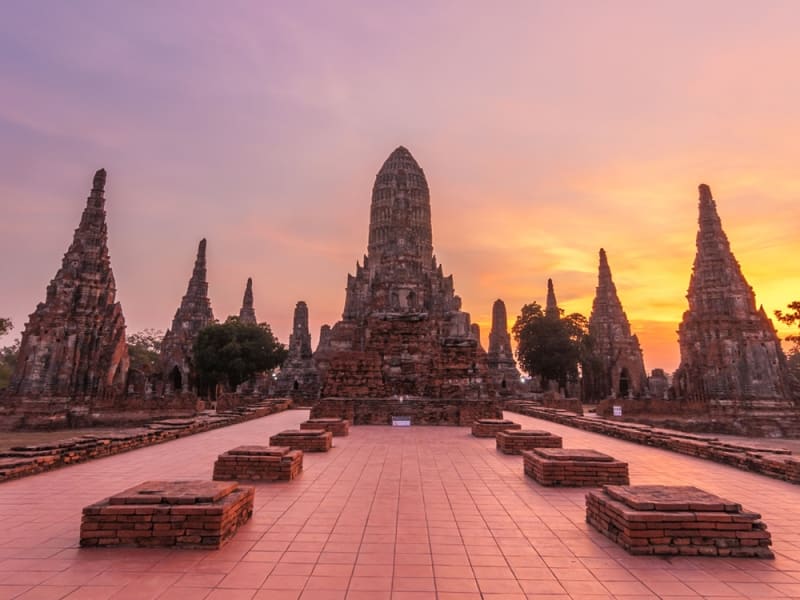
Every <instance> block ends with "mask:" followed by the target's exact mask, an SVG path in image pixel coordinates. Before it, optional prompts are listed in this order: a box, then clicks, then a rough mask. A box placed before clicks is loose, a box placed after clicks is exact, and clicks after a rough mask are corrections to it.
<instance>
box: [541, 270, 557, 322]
mask: <svg viewBox="0 0 800 600" xmlns="http://www.w3.org/2000/svg"><path fill="white" fill-rule="evenodd" d="M544 314H545V315H547V316H553V317H559V316H560V314H559V310H558V302H556V292H555V289H554V288H553V280H552V279H548V280H547V304H546V305H545V309H544Z"/></svg>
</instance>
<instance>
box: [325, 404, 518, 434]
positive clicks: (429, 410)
mask: <svg viewBox="0 0 800 600" xmlns="http://www.w3.org/2000/svg"><path fill="white" fill-rule="evenodd" d="M398 416H404V417H410V418H411V422H412V423H413V424H414V425H454V426H457V427H468V426H470V425H472V423H473V422H474V421H475V420H476V419H502V418H503V409H502V408H501V406H500V402H499V401H498V400H494V399H483V400H475V399H463V398H444V399H441V398H417V397H414V398H409V397H405V398H403V399H400V398H322V399H321V400H318V401H317V402H316V403H315V404H314V406H313V407H312V408H311V417H312V418H314V419H318V418H323V417H336V418H341V419H346V420H348V421H350V423H351V424H352V425H391V424H392V417H398Z"/></svg>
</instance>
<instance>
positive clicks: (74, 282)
mask: <svg viewBox="0 0 800 600" xmlns="http://www.w3.org/2000/svg"><path fill="white" fill-rule="evenodd" d="M105 183H106V172H105V170H103V169H100V170H99V171H97V173H95V175H94V180H93V183H92V191H91V193H90V194H89V198H88V200H87V201H86V208H85V209H84V211H83V216H82V217H81V222H80V225H78V228H77V229H76V230H75V235H74V237H73V240H72V244H71V245H70V247H69V249H68V250H67V252H66V254H64V259H63V261H62V263H61V268H60V269H59V270H58V272H57V273H56V275H55V277H54V278H53V279H52V281H50V284H49V285H48V286H47V297H46V298H45V301H44V302H42V303H40V304H39V305H38V306H37V307H36V310H35V311H34V312H33V314H31V315H30V318H29V321H28V323H27V324H26V325H25V330H24V332H23V334H22V341H21V344H20V350H19V356H18V358H17V365H16V370H15V371H14V374H13V375H12V378H11V382H10V385H9V393H10V395H11V396H21V397H51V398H64V399H68V400H73V401H81V400H84V399H91V398H99V397H106V398H108V397H111V396H114V395H115V394H119V393H121V392H124V390H125V384H126V378H127V372H128V365H129V359H128V346H127V344H126V343H125V318H124V317H123V315H122V307H121V306H120V304H119V302H117V301H116V300H115V296H116V285H115V283H114V273H113V272H112V270H111V260H110V258H109V256H108V244H107V242H108V234H107V229H106V211H105V197H104V195H103V194H104V189H105Z"/></svg>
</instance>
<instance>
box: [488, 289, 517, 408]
mask: <svg viewBox="0 0 800 600" xmlns="http://www.w3.org/2000/svg"><path fill="white" fill-rule="evenodd" d="M486 363H487V365H488V367H489V377H490V379H491V381H492V383H493V384H494V386H495V389H496V390H497V392H498V393H499V394H501V395H506V394H511V393H512V392H513V390H514V389H515V388H516V387H517V386H518V384H519V381H520V379H519V377H520V374H519V371H518V370H517V363H516V362H515V361H514V354H513V352H512V351H511V336H510V335H509V334H508V316H507V314H506V305H505V303H504V302H503V301H502V300H500V299H498V300H495V302H494V305H492V329H491V331H490V332H489V351H488V353H487V355H486Z"/></svg>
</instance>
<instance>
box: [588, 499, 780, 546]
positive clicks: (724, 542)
mask: <svg viewBox="0 0 800 600" xmlns="http://www.w3.org/2000/svg"><path fill="white" fill-rule="evenodd" d="M760 519H761V515H759V514H756V513H751V512H746V511H743V510H742V507H741V505H739V504H736V503H733V502H730V501H728V500H725V499H723V498H720V497H719V496H714V495H712V494H709V493H707V492H704V491H703V490H699V489H697V488H695V487H681V486H663V485H639V486H606V487H605V488H604V489H603V490H602V491H591V492H589V493H588V494H586V522H587V523H589V524H590V525H592V527H594V528H595V529H597V530H598V531H599V532H600V533H602V534H603V535H605V536H606V537H608V538H610V539H611V540H613V541H614V542H616V543H617V544H619V545H620V546H622V547H623V548H625V550H627V551H628V552H629V553H631V554H658V555H663V554H666V555H674V554H681V555H688V556H697V555H700V556H730V557H757V558H773V557H774V556H773V554H772V551H771V550H770V548H769V546H771V545H772V537H771V535H770V534H769V532H768V531H767V526H766V524H765V523H763V522H762V521H761V520H760Z"/></svg>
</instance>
